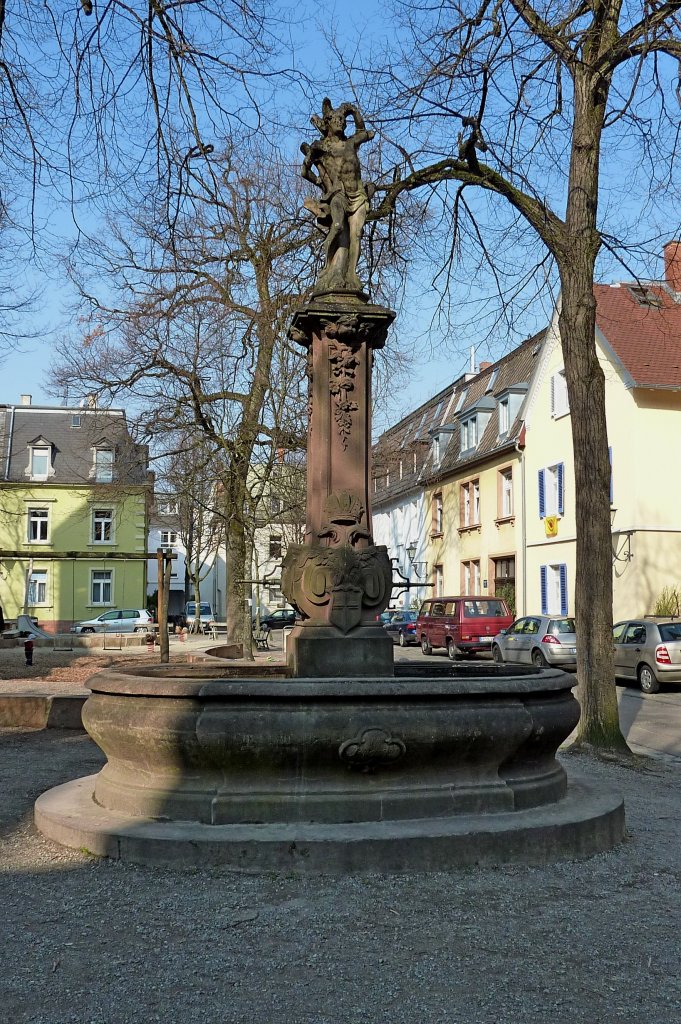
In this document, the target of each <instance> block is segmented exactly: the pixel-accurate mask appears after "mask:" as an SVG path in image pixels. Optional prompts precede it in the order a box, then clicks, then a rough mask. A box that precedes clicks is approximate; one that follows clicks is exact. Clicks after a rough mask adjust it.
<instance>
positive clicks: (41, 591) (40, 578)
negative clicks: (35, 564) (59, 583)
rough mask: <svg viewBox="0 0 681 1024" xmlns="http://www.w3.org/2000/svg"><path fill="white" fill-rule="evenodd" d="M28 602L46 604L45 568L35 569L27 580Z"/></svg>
mask: <svg viewBox="0 0 681 1024" xmlns="http://www.w3.org/2000/svg"><path fill="white" fill-rule="evenodd" d="M28 603H29V604H30V605H36V604H47V569H36V570H34V571H33V572H32V573H31V576H30V579H29V581H28Z"/></svg>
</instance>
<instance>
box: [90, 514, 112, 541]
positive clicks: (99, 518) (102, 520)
mask: <svg viewBox="0 0 681 1024" xmlns="http://www.w3.org/2000/svg"><path fill="white" fill-rule="evenodd" d="M105 513H106V515H105ZM106 523H108V524H109V536H108V537H98V536H97V526H98V525H100V526H101V525H103V524H104V525H105V524H106ZM103 532H106V531H105V530H104V531H103ZM113 542H114V510H113V509H112V508H93V510H92V543H93V544H113Z"/></svg>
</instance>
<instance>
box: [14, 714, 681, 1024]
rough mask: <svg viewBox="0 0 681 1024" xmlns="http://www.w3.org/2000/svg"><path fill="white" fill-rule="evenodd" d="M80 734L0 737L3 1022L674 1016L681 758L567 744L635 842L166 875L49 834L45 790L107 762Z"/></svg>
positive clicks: (399, 1022) (379, 1023)
mask: <svg viewBox="0 0 681 1024" xmlns="http://www.w3.org/2000/svg"><path fill="white" fill-rule="evenodd" d="M101 763H102V755H101V754H100V752H99V751H98V750H97V748H96V747H95V746H94V745H93V744H92V743H91V741H90V740H89V739H88V738H87V737H86V736H85V735H83V734H82V733H74V732H60V731H58V730H54V731H43V732H31V733H23V734H22V733H19V732H11V733H10V732H4V733H3V732H2V731H0V786H2V792H3V800H2V803H1V804H0V830H1V831H2V842H1V843H0V903H1V905H2V906H3V909H4V914H3V970H2V973H1V974H0V1000H1V1002H2V1007H3V1014H2V1016H3V1019H4V1020H6V1021H8V1024H153V1022H160V1021H163V1022H164V1024H674V1022H676V1021H678V1020H679V1019H680V1018H681V976H680V974H679V969H678V948H679V939H678V922H679V920H680V919H681V886H680V885H679V879H680V878H681V847H680V844H679V826H678V823H679V820H680V818H681V769H680V768H679V766H678V765H673V764H663V763H660V762H652V763H651V764H650V765H649V766H648V767H647V768H645V769H628V768H622V767H619V766H617V765H615V764H603V763H600V762H597V761H592V760H590V759H587V758H584V757H577V756H571V757H568V758H567V759H566V765H567V768H568V771H569V772H570V774H571V776H573V777H574V776H576V775H577V774H578V773H583V774H588V776H589V777H590V779H591V780H592V781H596V782H598V781H599V780H600V782H601V784H603V785H608V786H612V787H614V788H616V789H618V790H619V791H621V792H622V793H623V794H624V796H625V800H626V807H627V821H628V833H629V834H628V838H627V840H626V841H625V842H624V843H623V844H622V845H620V847H618V848H617V849H616V850H614V851H612V852H611V853H609V854H603V855H600V856H598V857H594V858H592V859H591V860H587V861H581V862H572V863H569V862H568V863H563V864H556V865H553V866H552V867H548V868H542V869H525V868H518V867H514V868H510V869H496V870H479V869H468V870H465V871H461V872H457V871H456V870H455V869H453V870H452V871H451V872H448V873H438V874H424V875H421V874H411V875H399V876H392V877H391V876H382V875H370V876H361V877H347V878H334V877H328V876H327V877H324V876H322V877H307V878H305V877H303V878H300V877H290V876H277V875H273V874H268V875H258V876H244V875H238V874H227V873H223V872H221V871H219V870H216V869H212V870H211V871H209V872H201V871H196V872H189V873H181V872H178V871H172V870H171V871H162V870H158V869H150V868H142V867H135V866H133V865H129V864H124V863H121V862H116V863H113V862H110V861H99V860H93V859H92V858H91V857H89V856H87V855H85V854H81V853H78V852H76V851H69V850H66V849H64V848H62V847H57V846H53V845H51V844H50V843H48V842H47V841H45V840H43V839H42V837H41V836H39V835H38V834H37V833H36V832H35V830H34V828H33V825H32V818H31V815H32V807H33V801H34V800H35V798H36V797H37V796H38V795H39V794H40V793H41V792H43V791H44V790H45V789H48V788H50V787H52V786H55V785H57V784H59V783H60V782H64V781H67V780H69V779H73V778H75V777H77V776H81V775H86V774H91V773H92V772H95V771H97V770H98V769H99V767H100V765H101Z"/></svg>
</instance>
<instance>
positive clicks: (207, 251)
mask: <svg viewBox="0 0 681 1024" xmlns="http://www.w3.org/2000/svg"><path fill="white" fill-rule="evenodd" d="M213 180H216V181H218V183H219V190H213V188H212V185H211V183H210V182H209V185H208V186H207V185H205V183H204V182H203V181H199V179H198V178H196V179H193V187H194V189H195V191H194V193H193V195H192V203H191V208H190V209H189V208H187V209H186V210H185V212H184V213H183V217H182V219H181V221H178V224H177V226H176V231H175V233H174V235H173V237H172V238H169V236H168V235H167V233H166V232H165V231H164V230H163V229H162V227H160V226H159V224H158V221H157V220H156V218H155V217H154V216H153V210H152V215H151V216H150V215H149V214H148V211H144V213H143V214H140V215H138V216H137V217H136V218H135V220H134V222H133V223H132V224H128V225H122V226H121V228H120V230H119V232H118V237H117V244H116V245H115V246H114V247H113V248H112V249H110V250H109V251H107V252H105V251H104V250H103V249H102V248H101V247H100V248H99V250H97V251H95V250H92V251H91V252H90V254H89V256H90V259H91V261H93V262H94V264H95V265H97V266H98V267H99V268H100V269H101V272H102V273H103V274H105V275H106V276H108V278H109V280H110V281H111V282H112V285H113V286H114V289H115V291H111V292H110V294H115V296H116V301H115V302H111V301H109V302H106V301H105V297H104V295H102V296H100V295H95V294H91V293H87V292H86V291H85V283H86V280H87V281H90V280H92V265H93V262H91V263H90V264H89V266H88V267H86V268H85V273H86V274H87V275H88V276H87V278H86V280H83V281H81V284H82V287H83V290H84V295H85V297H86V299H87V301H88V305H89V308H90V310H91V312H90V314H89V317H88V322H87V324H86V331H85V336H84V337H83V338H82V339H81V341H80V343H79V344H74V342H73V341H72V340H71V339H69V340H68V341H67V342H65V343H64V344H63V345H62V346H61V349H60V365H59V367H58V368H57V370H56V387H59V386H60V384H61V383H62V382H64V381H67V380H68V381H70V382H71V386H72V387H73V384H74V381H78V386H79V387H80V388H81V389H82V390H83V391H85V392H87V391H95V392H97V393H99V394H102V395H107V396H109V397H113V396H116V397H120V399H122V398H123V397H124V398H125V400H126V402H130V403H132V405H133V407H136V408H137V413H138V417H137V419H138V424H139V427H140V430H141V432H142V434H143V435H144V436H146V437H149V438H152V437H153V438H156V439H157V446H160V445H161V444H162V438H163V435H164V434H165V435H166V437H167V438H170V439H173V440H171V444H172V443H174V439H175V438H176V437H177V432H178V430H181V431H182V432H183V434H184V436H185V437H186V436H188V435H193V436H197V434H198V435H200V436H201V437H202V439H203V441H202V443H203V444H207V445H208V447H209V449H212V451H213V453H214V466H215V477H216V481H217V483H218V485H219V488H220V496H221V500H222V502H223V510H224V517H225V520H226V543H227V575H228V580H229V587H230V600H229V602H228V614H227V622H228V635H229V639H230V641H231V642H244V644H245V646H248V644H247V640H248V639H249V638H250V613H249V612H248V611H247V607H246V604H245V589H244V588H245V583H244V581H245V580H246V579H247V578H248V577H249V575H250V572H249V569H250V564H249V559H248V547H249V531H250V529H251V523H250V519H251V502H250V495H249V479H248V478H249V470H250V467H251V465H252V464H253V463H254V462H259V463H267V462H269V463H270V464H274V461H275V456H274V454H273V453H275V452H276V450H277V449H280V448H284V449H296V448H299V447H300V446H301V444H304V440H303V437H304V424H303V420H302V416H301V409H300V396H301V387H302V385H301V381H302V379H303V376H304V371H305V364H304V360H303V358H302V353H301V352H300V351H299V350H297V349H295V348H294V347H292V346H291V344H290V343H289V341H288V340H287V337H286V332H287V326H288V321H289V318H290V315H291V312H292V310H293V309H294V308H295V307H296V306H297V305H298V304H299V303H300V301H301V299H302V297H303V295H304V294H305V288H306V285H307V284H308V283H309V281H310V279H311V270H312V266H313V260H312V250H311V235H310V231H311V229H310V228H309V227H308V226H307V225H306V224H305V223H304V222H301V220H300V218H299V217H298V209H299V206H300V205H301V203H300V200H299V179H298V176H297V174H295V173H292V172H289V171H288V169H287V168H286V167H285V166H284V165H282V164H281V163H280V162H278V161H277V160H276V159H274V157H273V156H272V155H271V154H270V158H269V160H267V161H266V160H260V161H258V162H256V161H253V162H250V163H246V162H243V163H240V162H238V161H237V159H236V158H235V157H234V156H232V157H231V158H229V157H227V158H225V160H224V161H223V163H222V167H221V168H220V169H219V170H218V169H217V168H216V169H215V176H214V179H213ZM292 283H293V286H292Z"/></svg>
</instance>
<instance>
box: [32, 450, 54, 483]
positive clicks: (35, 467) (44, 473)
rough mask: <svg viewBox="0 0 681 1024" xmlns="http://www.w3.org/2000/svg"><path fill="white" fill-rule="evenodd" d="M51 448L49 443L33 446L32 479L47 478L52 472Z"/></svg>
mask: <svg viewBox="0 0 681 1024" xmlns="http://www.w3.org/2000/svg"><path fill="white" fill-rule="evenodd" d="M51 454H52V453H51V450H50V448H49V446H48V445H46V444H41V445H34V447H33V448H31V480H47V478H48V476H49V473H50V461H51V460H50V455H51Z"/></svg>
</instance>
